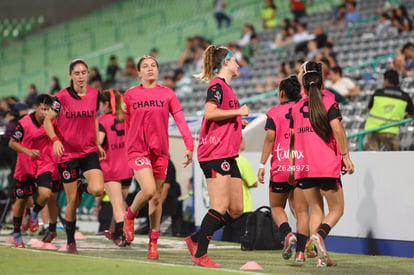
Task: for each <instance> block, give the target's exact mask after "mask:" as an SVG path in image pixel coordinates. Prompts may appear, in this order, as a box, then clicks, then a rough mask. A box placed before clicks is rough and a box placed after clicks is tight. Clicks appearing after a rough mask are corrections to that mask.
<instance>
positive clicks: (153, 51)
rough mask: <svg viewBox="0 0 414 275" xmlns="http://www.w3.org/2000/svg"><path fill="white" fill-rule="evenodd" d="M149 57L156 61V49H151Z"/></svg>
mask: <svg viewBox="0 0 414 275" xmlns="http://www.w3.org/2000/svg"><path fill="white" fill-rule="evenodd" d="M149 56H152V57H154V58H155V59H157V58H158V49H157V48H152V49H151V50H150V52H149Z"/></svg>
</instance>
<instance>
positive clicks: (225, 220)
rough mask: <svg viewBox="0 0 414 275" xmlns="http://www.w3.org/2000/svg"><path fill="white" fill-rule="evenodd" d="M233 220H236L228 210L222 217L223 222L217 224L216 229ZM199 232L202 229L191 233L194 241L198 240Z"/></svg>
mask: <svg viewBox="0 0 414 275" xmlns="http://www.w3.org/2000/svg"><path fill="white" fill-rule="evenodd" d="M232 221H234V219H233V218H232V217H231V216H230V214H229V212H226V213H225V214H224V216H222V218H221V223H219V224H217V228H216V229H215V230H214V231H216V230H218V229H220V228H221V227H222V226H224V225H225V224H228V223H230V222H232ZM199 232H200V231H197V232H194V233H193V234H191V236H190V238H191V240H192V241H193V242H198V237H199V235H200V234H199Z"/></svg>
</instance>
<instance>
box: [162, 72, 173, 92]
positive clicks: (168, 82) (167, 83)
mask: <svg viewBox="0 0 414 275" xmlns="http://www.w3.org/2000/svg"><path fill="white" fill-rule="evenodd" d="M162 86H164V87H167V88H170V89H171V90H174V89H175V81H174V77H172V76H169V75H166V76H164V77H163V78H162Z"/></svg>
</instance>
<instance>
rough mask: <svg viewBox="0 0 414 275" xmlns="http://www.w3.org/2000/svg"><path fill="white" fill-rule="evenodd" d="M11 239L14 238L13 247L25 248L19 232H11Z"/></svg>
mask: <svg viewBox="0 0 414 275" xmlns="http://www.w3.org/2000/svg"><path fill="white" fill-rule="evenodd" d="M13 239H14V247H17V248H25V246H24V243H23V239H22V236H21V235H20V233H13Z"/></svg>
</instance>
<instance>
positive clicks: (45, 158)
mask: <svg viewBox="0 0 414 275" xmlns="http://www.w3.org/2000/svg"><path fill="white" fill-rule="evenodd" d="M51 104H52V99H51V98H50V96H49V95H47V94H41V95H38V96H37V97H36V99H35V104H34V109H35V111H34V112H33V113H31V114H30V115H26V116H25V117H23V118H22V119H21V120H19V122H18V124H17V127H16V129H15V130H14V132H13V135H12V138H11V139H10V141H9V146H10V148H12V149H13V150H15V151H17V152H18V158H17V165H16V170H15V174H14V178H15V179H16V191H15V195H16V198H17V200H16V204H15V206H14V208H13V213H14V217H13V223H14V242H15V246H16V247H24V244H23V241H22V239H21V235H20V225H21V222H22V215H23V211H24V207H25V204H26V201H27V198H28V197H29V196H31V195H32V194H34V199H33V201H34V207H33V211H32V219H31V222H30V230H31V231H32V232H36V231H37V229H38V228H39V220H38V216H39V212H40V210H41V209H42V208H43V207H44V206H45V205H46V203H47V202H48V200H49V199H50V197H51V196H52V190H54V189H57V188H58V186H59V183H57V184H56V182H52V175H54V176H55V177H56V176H57V174H58V173H57V171H55V170H57V169H56V164H55V162H54V161H53V156H52V142H51V141H50V139H49V138H48V137H47V135H46V132H45V130H44V128H43V121H44V119H45V117H46V115H47V113H48V112H49V110H50V105H51ZM35 181H36V182H37V189H36V186H35V185H34V183H35ZM53 184H55V185H56V186H54V185H53Z"/></svg>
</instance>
